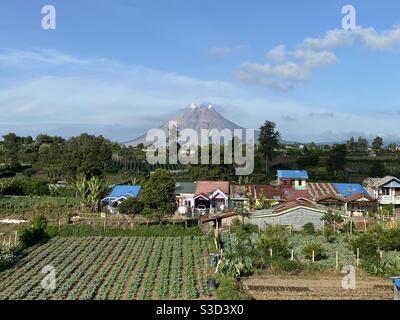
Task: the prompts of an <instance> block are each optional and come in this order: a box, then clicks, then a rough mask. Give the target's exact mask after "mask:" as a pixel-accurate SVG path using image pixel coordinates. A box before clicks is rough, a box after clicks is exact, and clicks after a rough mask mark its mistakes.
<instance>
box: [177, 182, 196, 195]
mask: <svg viewBox="0 0 400 320" xmlns="http://www.w3.org/2000/svg"><path fill="white" fill-rule="evenodd" d="M195 192H196V183H194V182H176V185H175V193H176V194H181V193H195Z"/></svg>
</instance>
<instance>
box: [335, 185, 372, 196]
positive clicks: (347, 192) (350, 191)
mask: <svg viewBox="0 0 400 320" xmlns="http://www.w3.org/2000/svg"><path fill="white" fill-rule="evenodd" d="M333 186H334V187H335V189H336V190H337V192H338V193H339V194H341V195H342V196H343V197H348V196H352V195H354V194H357V193H364V194H365V195H367V196H369V194H368V192H367V190H365V189H364V187H363V186H362V185H361V184H359V183H333Z"/></svg>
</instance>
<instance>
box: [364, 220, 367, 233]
mask: <svg viewBox="0 0 400 320" xmlns="http://www.w3.org/2000/svg"><path fill="white" fill-rule="evenodd" d="M364 231H367V219H364Z"/></svg>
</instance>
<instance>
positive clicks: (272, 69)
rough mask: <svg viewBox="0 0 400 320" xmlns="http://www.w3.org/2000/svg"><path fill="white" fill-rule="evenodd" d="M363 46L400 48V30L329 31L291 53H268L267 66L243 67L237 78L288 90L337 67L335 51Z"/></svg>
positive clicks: (280, 48) (281, 49)
mask: <svg viewBox="0 0 400 320" xmlns="http://www.w3.org/2000/svg"><path fill="white" fill-rule="evenodd" d="M355 43H360V44H361V45H364V46H365V47H367V48H370V49H378V50H388V49H392V48H393V47H395V46H398V45H400V27H394V28H392V29H389V30H385V31H382V32H380V33H379V32H377V31H376V30H375V29H374V28H363V27H357V28H355V29H354V30H343V29H334V30H329V31H327V32H326V33H325V35H324V36H323V37H320V38H306V39H304V40H303V41H302V42H301V43H300V44H299V45H297V46H296V47H295V49H294V50H292V51H287V49H286V47H285V46H284V45H279V46H277V47H275V48H273V49H271V50H270V51H269V52H268V53H267V59H268V60H269V62H268V63H266V64H262V63H261V64H260V63H250V62H245V63H243V64H242V65H241V66H240V67H239V68H238V70H236V73H235V74H236V77H237V78H238V79H239V80H241V81H245V82H248V83H255V84H259V85H263V86H266V87H270V88H273V89H281V90H282V89H283V90H288V89H291V88H293V87H294V86H295V85H296V83H299V82H301V81H305V80H308V79H310V77H311V74H312V72H313V71H314V69H316V68H319V67H322V66H325V65H329V64H333V63H336V62H337V61H338V58H337V56H336V54H335V52H334V49H336V48H339V47H344V46H349V45H353V44H355Z"/></svg>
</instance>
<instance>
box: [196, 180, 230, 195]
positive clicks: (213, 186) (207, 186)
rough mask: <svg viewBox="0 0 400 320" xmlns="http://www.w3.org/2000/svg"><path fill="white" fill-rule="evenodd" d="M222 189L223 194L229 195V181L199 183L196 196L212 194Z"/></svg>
mask: <svg viewBox="0 0 400 320" xmlns="http://www.w3.org/2000/svg"><path fill="white" fill-rule="evenodd" d="M218 189H220V190H221V191H222V192H223V193H225V194H229V182H228V181H198V182H197V183H196V194H200V193H205V194H212V193H213V192H215V191H216V190H218Z"/></svg>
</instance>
